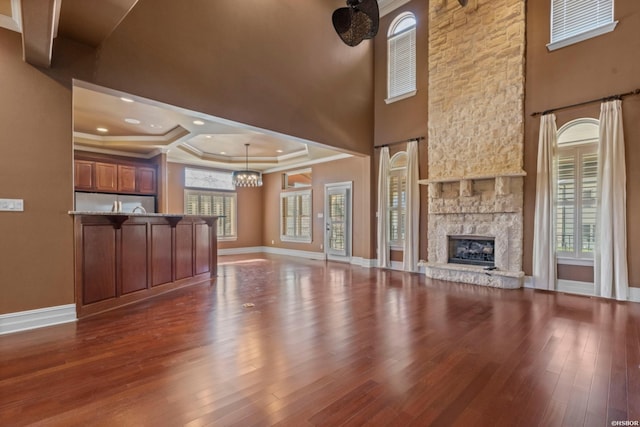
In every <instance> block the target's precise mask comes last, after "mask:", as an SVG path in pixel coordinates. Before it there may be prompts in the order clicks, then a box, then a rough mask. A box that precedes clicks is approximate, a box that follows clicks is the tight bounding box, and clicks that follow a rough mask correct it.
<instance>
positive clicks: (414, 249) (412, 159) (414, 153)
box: [402, 141, 420, 271]
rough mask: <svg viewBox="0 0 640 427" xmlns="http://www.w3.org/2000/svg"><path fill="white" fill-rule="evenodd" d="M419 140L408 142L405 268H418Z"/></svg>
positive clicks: (409, 269)
mask: <svg viewBox="0 0 640 427" xmlns="http://www.w3.org/2000/svg"><path fill="white" fill-rule="evenodd" d="M419 175H420V174H419V171H418V142H417V141H411V142H409V143H408V144H407V188H406V199H405V202H406V206H405V220H404V255H403V266H402V268H403V270H404V271H417V270H418V250H419V249H418V242H419V239H420V189H419V188H418V187H419V184H418V179H419Z"/></svg>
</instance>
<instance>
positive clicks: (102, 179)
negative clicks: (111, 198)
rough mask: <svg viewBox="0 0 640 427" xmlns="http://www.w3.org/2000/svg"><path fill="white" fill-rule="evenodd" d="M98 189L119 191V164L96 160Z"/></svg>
mask: <svg viewBox="0 0 640 427" xmlns="http://www.w3.org/2000/svg"><path fill="white" fill-rule="evenodd" d="M95 170H96V187H95V189H96V190H97V191H108V192H116V191H118V166H117V165H115V164H112V163H101V162H96V166H95Z"/></svg>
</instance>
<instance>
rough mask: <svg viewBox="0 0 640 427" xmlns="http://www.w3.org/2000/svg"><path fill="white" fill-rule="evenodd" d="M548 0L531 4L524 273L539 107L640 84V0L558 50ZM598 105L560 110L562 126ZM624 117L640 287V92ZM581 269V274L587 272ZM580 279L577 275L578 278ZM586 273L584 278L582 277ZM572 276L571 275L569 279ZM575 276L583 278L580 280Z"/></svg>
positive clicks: (631, 232) (631, 240) (630, 233)
mask: <svg viewBox="0 0 640 427" xmlns="http://www.w3.org/2000/svg"><path fill="white" fill-rule="evenodd" d="M549 4H550V2H548V1H539V2H538V1H535V2H531V1H530V2H527V60H526V64H527V65H526V72H527V83H526V94H527V96H526V101H525V113H526V114H525V117H526V119H525V144H524V146H525V152H524V164H525V170H526V171H527V177H526V179H525V200H524V206H525V225H524V239H525V242H524V260H523V261H524V271H525V273H526V274H531V263H532V261H531V257H532V251H533V212H534V207H535V176H536V161H537V160H536V158H537V150H538V128H539V125H540V122H539V118H537V117H531V113H533V112H535V111H544V110H546V109H549V108H554V107H558V106H563V105H569V104H574V103H577V102H582V101H586V100H590V99H594V98H600V97H604V96H609V95H613V94H616V93H621V92H627V91H629V90H633V89H636V88H639V87H640V56H639V55H638V52H640V36H639V35H638V28H640V2H636V1H617V2H616V4H615V19H617V20H618V21H619V23H618V26H617V27H616V29H615V30H614V31H613V32H612V33H609V34H606V35H602V36H599V37H596V38H593V39H590V40H587V41H583V42H581V43H578V44H574V45H571V46H568V47H565V48H562V49H559V50H556V51H554V52H549V51H547V49H546V47H545V45H546V44H547V43H548V42H549ZM599 109H600V107H599V105H598V104H592V105H589V106H586V107H583V108H579V109H577V108H576V109H570V110H564V111H559V112H557V113H556V117H557V125H558V127H560V126H562V125H563V124H564V123H566V122H568V121H570V120H572V119H574V118H577V117H595V118H597V117H598V115H599ZM622 110H623V120H624V132H625V148H626V161H627V170H626V173H627V242H628V254H629V255H628V261H629V282H630V284H631V285H632V286H635V287H640V263H638V262H634V261H635V260H636V259H637V258H634V255H635V254H638V253H640V221H637V220H636V218H637V216H638V214H637V212H638V211H639V210H640V187H639V186H638V185H637V183H638V182H640V168H638V167H637V166H636V165H637V164H640V127H639V126H638V125H637V123H638V118H639V117H640V96H636V97H632V98H627V99H625V100H624V101H623V106H622ZM583 273H584V272H581V273H580V274H583ZM575 277H577V276H575ZM580 277H582V276H580ZM565 278H567V277H565ZM574 280H580V279H579V278H575V279H574Z"/></svg>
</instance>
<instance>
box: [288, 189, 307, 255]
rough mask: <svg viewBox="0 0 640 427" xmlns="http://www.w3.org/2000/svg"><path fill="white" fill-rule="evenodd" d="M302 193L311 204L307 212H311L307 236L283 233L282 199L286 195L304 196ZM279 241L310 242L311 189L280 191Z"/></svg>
mask: <svg viewBox="0 0 640 427" xmlns="http://www.w3.org/2000/svg"><path fill="white" fill-rule="evenodd" d="M304 195H308V196H309V202H310V203H311V206H310V207H309V212H310V213H311V214H310V215H311V216H310V229H309V236H300V237H295V236H287V235H285V234H284V227H283V224H282V222H283V219H284V212H283V210H282V201H283V199H285V198H286V197H290V196H304ZM280 241H282V242H292V243H311V242H312V241H313V193H312V192H311V190H300V191H283V192H282V193H280Z"/></svg>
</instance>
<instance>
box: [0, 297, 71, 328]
mask: <svg viewBox="0 0 640 427" xmlns="http://www.w3.org/2000/svg"><path fill="white" fill-rule="evenodd" d="M75 320H76V305H75V304H66V305H58V306H55V307H45V308H39V309H36V310H28V311H19V312H17V313H8V314H2V315H0V335H2V334H10V333H12V332H18V331H26V330H29V329H36V328H42V327H45V326H52V325H59V324H61V323H68V322H74V321H75Z"/></svg>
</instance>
